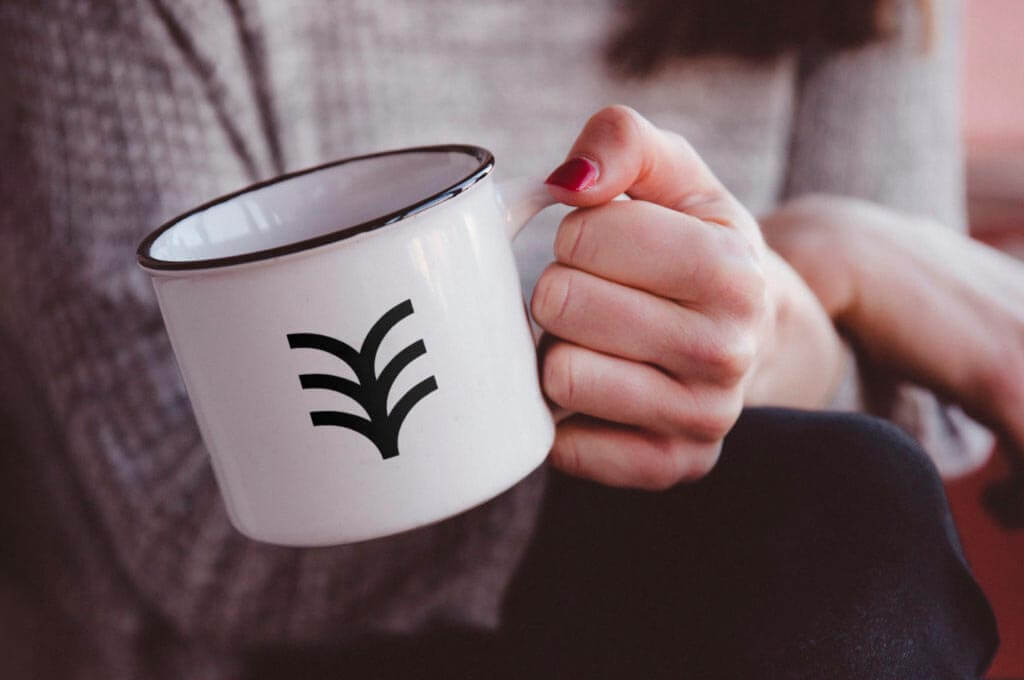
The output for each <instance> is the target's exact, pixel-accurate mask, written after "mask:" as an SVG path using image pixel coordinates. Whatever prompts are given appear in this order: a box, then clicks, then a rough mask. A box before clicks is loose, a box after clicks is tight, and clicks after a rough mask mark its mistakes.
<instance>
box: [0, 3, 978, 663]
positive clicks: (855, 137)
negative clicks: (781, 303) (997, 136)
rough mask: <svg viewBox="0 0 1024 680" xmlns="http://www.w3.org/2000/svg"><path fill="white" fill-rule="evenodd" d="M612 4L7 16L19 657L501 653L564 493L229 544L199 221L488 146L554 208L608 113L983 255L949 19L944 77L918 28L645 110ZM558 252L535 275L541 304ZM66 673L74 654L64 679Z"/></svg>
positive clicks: (6, 192)
mask: <svg viewBox="0 0 1024 680" xmlns="http://www.w3.org/2000/svg"><path fill="white" fill-rule="evenodd" d="M605 4H606V3H603V2H594V1H593V0H590V1H588V0H563V1H562V2H558V3H552V2H549V1H547V0H523V1H520V2H507V1H505V0H477V1H475V2H464V1H461V0H433V1H432V2H420V1H417V0H400V1H397V2H380V1H379V0H350V1H349V2H344V3H342V2H329V1H328V0H303V1H302V2H299V1H297V0H296V1H295V2H283V1H280V0H211V1H200V0H148V1H145V2H138V1H136V0H107V1H104V2H100V1H99V0H95V1H91V0H53V1H52V2H45V3H37V2H35V1H34V0H9V1H7V2H4V3H2V4H0V36H3V39H2V40H0V92H2V94H0V163H2V166H0V167H2V171H0V347H2V360H0V364H2V383H0V385H2V391H3V394H2V401H0V424H2V427H3V430H2V435H0V437H2V438H0V442H2V443H0V446H2V460H3V464H2V465H3V472H2V481H0V483H2V484H3V486H4V489H3V492H2V493H0V498H2V499H3V500H2V503H3V513H2V515H0V527H2V529H3V531H4V532H5V533H4V544H5V546H7V547H8V548H9V550H7V551H6V552H7V558H6V559H5V560H4V563H3V564H2V565H0V568H2V571H0V582H2V584H0V612H3V611H4V610H5V609H6V610H7V611H8V612H10V611H12V608H17V607H21V608H22V609H21V611H22V613H21V614H19V617H20V618H19V619H18V624H17V625H13V624H9V625H8V626H7V628H0V636H2V637H5V638H7V639H15V640H17V639H18V638H17V635H19V634H21V635H23V636H24V639H25V640H32V641H34V646H33V645H28V646H27V647H24V648H23V649H22V651H21V652H19V654H20V655H21V656H19V657H17V658H18V659H21V661H19V663H23V664H26V665H29V666H33V665H34V667H35V668H36V669H37V670H39V669H42V670H39V672H40V673H45V672H46V671H47V670H49V671H52V672H53V673H54V674H57V673H58V672H59V674H60V677H64V678H74V677H102V678H107V679H114V678H121V677H124V678H128V677H133V678H137V677H150V678H154V677H189V678H202V677H208V678H220V677H229V676H230V675H231V674H232V672H233V670H234V669H235V668H236V664H238V663H240V662H241V660H242V659H243V658H244V656H245V654H246V652H247V650H251V649H255V648H262V647H265V646H268V645H281V644H290V643H316V642H319V643H338V644H343V643H344V642H345V641H346V640H351V639H353V638H355V637H358V636H359V635H362V634H365V633H367V632H371V631H382V630H383V631H411V630H416V629H420V628H422V627H425V626H430V625H435V624H437V623H438V622H445V621H447V622H458V623H464V624H468V625H474V626H482V627H493V626H495V625H497V623H498V621H499V618H500V602H501V597H502V593H503V591H504V588H505V586H506V584H507V582H508V580H509V578H510V575H511V574H512V572H513V570H514V569H515V567H516V565H517V563H518V561H519V559H520V557H521V555H522V553H523V550H524V548H525V546H526V545H527V543H528V541H529V538H530V536H531V532H532V531H533V527H534V524H535V522H536V514H537V508H538V504H539V500H540V497H541V494H542V493H543V490H544V472H543V470H542V471H539V472H538V473H535V474H534V475H533V476H531V477H530V478H528V479H527V480H526V481H524V482H523V483H521V484H520V485H518V486H517V487H516V488H514V489H513V490H511V491H510V492H508V493H506V494H505V495H503V496H502V497H500V498H498V499H496V500H495V501H492V502H491V503H489V504H487V505H485V506H483V507H481V508H477V509H475V510H472V511H470V512H467V513H464V514H463V515H461V516H459V517H457V518H454V519H452V520H449V521H447V522H443V523H441V524H439V525H435V526H433V527H428V528H425V529H421V530H417V531H412V532H408V533H406V534H403V535H400V536H395V537H391V538H385V539H379V540H376V541H372V542H368V543H363V544H359V545H354V546H347V547H338V548H330V549H311V550H298V549H286V548H276V547H271V546H266V545H261V544H257V543H254V542H251V541H248V540H246V539H245V538H243V537H242V536H240V535H239V534H237V533H236V532H235V531H234V530H233V529H232V528H231V527H230V525H229V524H228V521H227V518H226V516H225V512H224V508H223V507H222V504H221V502H220V499H219V497H218V494H217V490H216V487H215V483H214V480H213V476H212V473H211V470H210V466H209V463H208V461H207V457H206V453H205V451H204V449H203V445H202V443H201V441H200V439H199V436H198V433H197V430H196V426H195V423H194V420H193V416H192V413H191V411H190V408H189V405H188V400H187V398H186V395H185V393H184V390H183V387H182V384H181V382H180V379H179V377H178V374H177V371H176V368H175V364H174V360H173V357H172V354H171V350H170V347H169V345H168V342H167V337H166V335H165V333H164V329H163V326H162V323H161V320H160V317H159V314H158V312H157V308H156V304H155V300H154V297H153V294H152V291H151V289H150V287H149V284H148V281H147V280H146V278H145V276H144V275H143V274H142V272H141V271H139V270H138V269H137V268H136V266H135V262H134V257H133V254H134V248H135V245H136V243H137V242H138V241H139V239H140V238H141V237H142V236H143V235H144V234H145V233H146V232H148V231H149V230H151V229H152V228H153V227H154V226H155V225H157V224H159V223H161V222H163V221H164V220H166V219H168V218H169V217H171V216H173V215H174V214H176V213H179V212H181V211H183V210H185V209H187V208H189V207H191V206H193V205H195V204H197V203H199V202H202V201H205V200H207V199H209V198H211V197H213V196H216V195H219V194H221V193H224V192H226V191H229V190H232V189H235V188H238V187H240V186H242V185H245V184H248V183H251V182H253V181H256V180H259V179H262V178H266V177H269V176H272V175H274V174H276V173H279V172H281V171H284V170H293V169H297V168H301V167H304V166H308V165H311V164H315V163H320V162H323V161H326V160H329V159H334V158H339V157H342V156H347V155H352V154H359V153H364V152H370V151H375V150H379V149H383V148H389V147H401V146H408V145H417V144H432V143H440V142H470V143H477V144H481V145H484V146H487V147H489V148H490V149H492V150H493V151H494V152H495V155H496V156H497V159H498V171H499V172H500V173H503V174H504V175H505V176H513V175H519V174H533V175H536V176H538V177H541V176H543V175H544V174H545V173H546V172H547V171H548V170H550V169H551V168H553V167H554V166H555V165H557V163H558V162H559V161H560V160H561V158H562V157H563V155H564V153H565V152H566V150H567V149H568V147H569V145H570V143H571V142H572V139H573V138H574V136H575V134H576V133H577V132H578V130H579V129H580V127H581V125H582V123H583V122H584V121H585V119H586V117H587V116H588V115H589V114H590V113H592V112H593V111H595V110H596V109H597V108H599V107H600V106H602V105H605V104H608V103H614V102H622V103H627V104H630V105H632V106H633V107H635V108H637V109H639V110H640V111H641V112H642V113H644V114H645V115H647V116H648V117H650V118H651V119H652V120H653V121H654V122H655V123H657V124H659V125H661V126H663V127H666V128H670V129H673V130H676V131H679V132H681V133H683V134H684V135H686V136H688V137H689V139H690V140H691V141H692V142H693V144H694V145H695V147H696V148H697V149H698V150H699V151H700V152H701V153H702V154H703V155H704V156H705V158H706V159H707V160H708V162H709V163H710V165H711V167H712V168H713V169H714V170H715V171H716V172H717V173H718V174H719V176H720V177H721V178H722V179H723V180H724V182H725V184H726V185H727V186H729V187H730V188H731V189H732V190H733V192H734V193H736V194H737V195H738V196H739V197H740V199H741V200H743V201H744V202H745V203H746V204H747V205H748V206H749V207H750V208H751V210H752V211H754V212H755V213H757V212H760V211H765V210H768V209H770V208H771V207H772V206H773V205H775V204H776V203H777V202H778V201H780V200H782V199H783V198H785V197H787V196H790V195H795V194H799V193H802V192H807V191H831V192H838V193H844V194H852V195H856V196H861V197H864V198H868V199H871V200H875V201H878V202H880V203H882V204H885V205H889V206H893V207H896V208H900V209H903V210H907V211H911V212H915V213H920V214H925V215H930V216H932V217H935V218H937V219H938V220H940V221H941V222H942V223H944V224H946V225H948V226H950V227H951V228H957V229H962V228H963V226H964V222H963V201H962V199H963V196H962V177H961V169H960V155H959V145H958V121H957V115H956V109H957V99H958V92H957V88H956V87H955V80H954V74H955V71H956V54H957V52H956V31H955V25H954V17H955V12H954V8H952V7H951V6H949V4H948V3H942V2H940V3H939V7H940V11H939V13H938V24H939V26H938V40H937V41H936V42H935V44H934V45H933V46H932V48H931V50H930V51H925V50H924V49H923V48H922V41H921V39H920V38H921V34H922V31H921V22H920V20H919V19H918V18H916V17H914V16H912V12H911V10H909V9H908V17H910V19H911V23H910V25H909V28H908V30H907V31H906V33H905V35H904V38H903V39H902V40H900V41H896V42H892V43H889V44H886V45H876V46H873V47H869V48H867V49H864V50H860V51H857V52H853V53H847V54H841V55H833V56H828V57H825V56H821V55H811V54H803V55H801V54H789V55H786V56H784V57H781V58H778V59H776V60H773V61H770V62H766V63H762V64H757V65H750V64H741V63H737V62H735V61H733V60H730V59H725V58H708V59H701V60H696V61H692V62H689V63H683V64H677V65H674V66H671V67H670V68H668V69H667V70H666V71H664V72H663V73H660V74H658V75H657V76H656V77H653V78H650V79H648V80H645V81H644V82H633V81H623V80H619V79H617V78H616V77H614V76H612V75H610V73H609V71H608V69H607V68H606V66H605V65H604V63H603V61H602V58H601V54H602V50H603V49H604V46H605V44H606V42H607V40H608V39H609V37H610V35H611V32H612V31H613V29H614V27H615V25H616V20H617V16H616V14H615V10H614V9H613V8H612V4H611V3H610V2H609V3H607V5H608V6H605ZM557 220H558V214H557V211H556V210H552V211H550V212H549V213H547V214H545V215H544V216H542V218H541V219H538V220H537V221H535V222H534V223H533V224H532V225H531V226H530V227H528V229H527V230H526V231H525V232H524V233H523V235H522V236H521V237H520V239H519V240H518V242H517V244H516V252H517V257H518V258H519V261H520V265H521V271H522V272H523V280H524V292H525V293H526V294H529V290H530V288H531V287H532V283H533V281H534V280H535V279H536V277H537V275H538V274H539V272H540V270H541V269H542V268H543V266H544V264H545V263H546V262H547V261H548V260H549V259H550V252H551V241H552V237H553V233H554V228H555V226H556V225H557ZM854 385H855V383H854V381H851V382H850V383H849V384H848V387H852V386H854ZM863 387H864V389H862V390H859V397H860V398H861V400H862V401H863V402H865V403H864V406H865V407H866V408H869V409H870V410H874V411H875V412H878V413H880V414H881V415H883V416H887V417H890V418H893V419H894V420H896V421H897V422H898V423H899V424H901V425H902V426H904V427H905V428H907V429H908V430H910V431H911V432H912V433H913V434H915V435H916V436H917V437H919V438H920V439H921V440H922V441H923V443H924V444H925V445H926V448H928V449H929V450H930V451H931V452H932V453H933V455H934V456H935V457H936V459H937V460H939V461H940V462H941V463H942V464H943V465H946V466H947V469H949V468H952V467H955V466H956V465H957V464H958V461H961V460H964V459H965V456H966V457H969V456H970V452H971V451H977V450H981V449H983V448H984V447H985V444H986V441H987V438H986V433H984V432H983V431H981V430H979V429H978V428H977V427H976V426H973V425H972V424H971V423H969V421H967V420H966V419H965V418H964V416H963V414H962V413H960V412H959V411H958V410H956V409H954V408H950V407H946V406H942V405H941V404H939V403H938V402H937V401H936V400H935V398H934V397H932V396H931V395H929V394H927V393H925V392H923V391H922V390H919V389H916V388H912V387H909V386H906V385H903V386H897V385H894V384H891V383H888V382H886V381H885V380H884V379H883V378H872V380H871V381H870V383H869V384H867V385H865V386H863ZM855 392H858V391H857V390H853V391H852V392H851V391H844V393H843V395H841V396H840V397H838V398H837V399H839V401H843V400H846V401H847V402H848V405H853V403H854V400H853V396H855V395H854V393H855ZM837 404H838V402H837ZM26 631H27V633H26ZM10 636H14V637H13V638H11V637H10ZM54 641H56V642H57V644H59V645H60V649H61V653H60V654H53V653H52V652H51V651H44V652H43V653H38V650H51V649H52V648H51V647H49V646H48V645H49V644H50V643H52V642H54ZM34 650H35V651H34ZM21 657H24V658H21ZM15 665H16V666H17V664H15Z"/></svg>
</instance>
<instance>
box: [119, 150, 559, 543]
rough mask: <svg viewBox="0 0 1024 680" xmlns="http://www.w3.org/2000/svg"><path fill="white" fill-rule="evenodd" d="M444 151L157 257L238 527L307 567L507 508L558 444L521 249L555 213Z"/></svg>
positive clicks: (162, 231) (198, 220)
mask: <svg viewBox="0 0 1024 680" xmlns="http://www.w3.org/2000/svg"><path fill="white" fill-rule="evenodd" d="M493 168H494V157H493V156H492V155H491V153H490V152H489V151H487V150H485V149H482V148H479V147H475V146H461V145H448V146H432V147H420V148H412V149H402V150H398V151H390V152H385V153H379V154H373V155H369V156H361V157H358V158H350V159H345V160H341V161H337V162H334V163H329V164H326V165H322V166H319V167H316V168H312V169H309V170H303V171H300V172H296V173H292V174H288V175H284V176H282V177H279V178H276V179H273V180H270V181H268V182H263V183H260V184H256V185H254V186H251V187H248V188H246V189H243V190H241V191H239V192H236V193H234V194H231V195H228V196H225V197H223V198H220V199H217V200H215V201H213V202H211V203H207V204H205V205H203V206H200V207H198V208H196V209H194V210H192V211H190V212H188V213H186V214H184V215H182V216H180V217H178V218H176V219H174V220H171V221H170V222H168V223H167V224H165V225H163V226H161V227H160V228H159V229H157V230H156V231H154V232H153V233H152V234H150V235H149V236H148V237H146V238H145V239H144V240H143V241H142V243H141V244H140V245H139V249H138V259H139V264H140V265H141V266H142V268H143V269H145V270H146V271H147V272H148V273H149V274H150V275H151V276H152V279H153V285H154V289H155V290H156V295H157V300H158V302H159V305H160V310H161V313H162V314H163V318H164V323H165V325H166V327H167V332H168V335H169V337H170V341H171V346H172V347H173V349H174V354H175V356H176V358H177V361H178V367H179V369H180V371H181V374H182V377H183V379H184V381H185V386H186V388H187V390H188V395H189V399H190V400H191V402H192V408H193V410H194V412H195V415H196V420H197V421H198V424H199V429H200V432H201V434H202V437H203V441H204V442H205V444H206V447H207V450H208V451H209V454H210V460H211V462H212V465H213V469H214V472H215V475H216V478H217V482H218V485H219V488H220V491H221V495H222V496H223V498H224V501H225V504H226V506H227V510H228V514H229V516H230V517H231V521H232V522H233V523H234V525H235V526H236V527H237V528H238V530H239V531H241V532H242V533H244V534H246V535H247V536H249V537H251V538H254V539H257V540H260V541H266V542H269V543H276V544H281V545H295V546H314V545H331V544H340V543H348V542H353V541H360V540H364V539H369V538H374V537H378V536H384V535H388V534H392V533H396V532H400V531H404V530H407V529H411V528H414V527H417V526H421V525H424V524H428V523H431V522H435V521H438V520H441V519H444V518H446V517H449V516H451V515H454V514H456V513H459V512H461V511H464V510H467V509H469V508H471V507H473V506H475V505H478V504H480V503H482V502H484V501H486V500H488V499H490V498H493V497H494V496H496V495H498V494H500V493H501V492H503V491H505V490H506V489H508V488H509V487H511V486H512V485H514V484H515V483H516V482H518V481H519V480H521V479H522V478H523V477H525V476H526V475H527V474H529V473H530V472H531V471H532V470H533V469H535V468H536V467H537V466H538V465H540V463H541V462H542V461H543V460H544V458H545V456H546V455H547V453H548V450H549V449H550V447H551V444H552V441H553V439H554V425H553V423H552V417H551V413H550V411H549V409H548V407H547V405H546V403H545V401H544V398H543V396H542V394H541V390H540V386H539V383H538V376H537V362H536V352H535V346H534V342H533V337H532V334H531V332H530V328H529V322H528V320H527V317H526V314H525V309H524V304H523V300H522V294H521V292H520V286H519V276H518V273H517V271H516V267H515V261H514V259H513V255H512V250H511V247H510V241H511V239H512V238H513V237H514V236H515V235H516V234H517V233H518V232H519V230H520V229H521V228H522V226H523V225H524V224H525V223H526V222H527V221H528V220H529V219H530V217H532V216H533V215H534V214H536V213H537V212H538V211H539V210H541V209H542V208H544V207H545V206H547V205H549V204H551V203H552V202H553V199H552V198H551V197H550V195H549V194H548V192H547V191H546V189H545V188H544V186H543V185H542V184H541V183H540V182H522V181H520V182H513V183H509V184H501V185H496V184H495V182H494V180H493V178H492V177H491V171H492V170H493Z"/></svg>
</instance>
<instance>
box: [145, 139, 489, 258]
mask: <svg viewBox="0 0 1024 680" xmlns="http://www.w3.org/2000/svg"><path fill="white" fill-rule="evenodd" d="M424 152H429V153H464V154H467V155H469V156H473V157H474V158H476V159H477V160H478V161H479V162H480V165H479V166H478V167H477V168H476V170H474V171H473V172H471V173H470V174H469V175H467V176H465V177H463V178H462V179H461V180H459V181H458V182H456V183H455V184H452V185H451V186H449V187H447V188H445V189H443V190H441V191H439V192H437V193H435V194H432V195H430V196H428V197H426V198H424V199H422V200H419V201H417V202H415V203H413V204H411V205H408V206H406V207H404V208H401V209H399V210H395V211H394V212H390V213H388V214H386V215H382V216H380V217H377V218H374V219H372V220H369V221H367V222H363V223H361V224H357V225H355V226H351V227H345V228H343V229H338V230H336V231H332V232H329V233H326V234H321V235H320V236H315V237H313V238H309V239H305V240H303V241H296V242H295V243H288V244H285V245H283V246H277V247H275V248H267V249H265V250H256V251H253V252H251V253H242V254H241V255H231V256H230V257H215V258H209V259H205V260H180V261H178V260H158V259H156V258H154V257H152V256H151V255H150V254H149V253H150V248H152V246H153V243H154V242H155V241H156V240H157V239H158V238H160V236H161V235H162V234H163V233H164V232H166V231H167V230H169V229H170V228H171V227H173V226H175V225H176V224H178V223H179V222H181V221H182V220H184V219H186V218H188V217H191V216H192V215H195V214H196V213H200V212H202V211H204V210H207V209H209V208H212V207H213V206H215V205H219V204H221V203H226V202H227V201H230V200H232V199H235V198H237V197H239V196H242V195H243V194H248V193H250V192H253V191H256V190H258V189H262V188H264V187H268V186H270V185H272V184H278V183H281V182H286V181H288V180H291V179H295V178H296V177H301V176H303V175H309V174H312V173H314V172H318V171H320V170H326V169H327V168H333V167H337V166H339V165H345V164H346V163H354V162H356V161H364V160H369V159H371V158H380V157H382V156H396V155H399V154H406V153H424ZM493 168H494V156H493V155H492V154H491V152H490V151H488V150H487V149H484V148H482V147H479V146H472V145H468V144H446V145H440V146H418V147H412V148H408V149H396V150H393V151H382V152H379V153H371V154H366V155H365V156H354V157H352V158H343V159H341V160H337V161H331V162H330V163H324V164H323V165H317V166H315V167H312V168H306V169H304V170H298V171H296V172H290V173H288V174H285V175H279V176H277V177H274V178H272V179H268V180H265V181H263V182H257V183H256V184H251V185H249V186H247V187H245V188H243V189H239V190H238V191H235V192H232V193H230V194H226V195H224V196H221V197H219V198H215V199H213V200H212V201H209V202H207V203H204V204H203V205H200V206H198V207H196V208H193V209H192V210H189V211H188V212H186V213H182V214H181V215H178V216H177V217H175V218H174V219H171V220H169V221H167V222H165V223H163V224H162V225H160V226H159V227H158V228H157V229H156V230H155V231H153V232H152V233H151V234H149V236H147V237H146V238H144V239H143V240H142V243H140V244H139V248H138V250H137V251H136V254H137V256H138V261H139V264H140V265H142V266H143V267H145V268H146V269H154V270H158V271H183V270H189V269H211V268H215V267H228V266H231V265H235V264H243V263H246V262H258V261H260V260H269V259H271V258H274V257H280V256H281V255H289V254H292V253H298V252H302V251H305V250H310V249H312V248H316V247H318V246H322V245H326V244H328V243H335V242H337V241H343V240H345V239H347V238H349V237H351V236H355V235H356V234H362V233H364V232H367V231H373V230H374V229H380V228H381V227H385V226H387V225H389V224H394V223H395V222H399V221H401V220H403V219H405V218H406V217H409V216H411V215H415V214H417V213H420V212H423V211H424V210H426V209H427V208H430V207H433V206H435V205H437V204H439V203H443V202H444V201H447V200H448V199H449V198H452V197H453V196H457V195H459V194H460V193H462V192H463V191H465V190H466V189H468V188H469V187H471V186H473V185H474V184H476V183H477V182H479V181H480V180H481V179H483V178H484V177H486V176H487V175H488V174H489V173H490V172H491V170H492V169H493Z"/></svg>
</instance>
